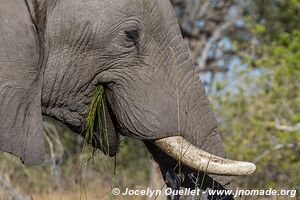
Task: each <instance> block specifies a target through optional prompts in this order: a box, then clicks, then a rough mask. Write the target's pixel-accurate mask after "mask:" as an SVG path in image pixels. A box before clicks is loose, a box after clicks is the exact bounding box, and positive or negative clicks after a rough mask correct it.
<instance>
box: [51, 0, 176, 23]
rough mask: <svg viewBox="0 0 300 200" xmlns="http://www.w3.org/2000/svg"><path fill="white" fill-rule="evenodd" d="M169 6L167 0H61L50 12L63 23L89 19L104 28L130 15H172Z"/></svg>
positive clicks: (144, 17) (146, 17) (147, 17)
mask: <svg viewBox="0 0 300 200" xmlns="http://www.w3.org/2000/svg"><path fill="white" fill-rule="evenodd" d="M170 8H172V6H171V4H170V2H169V1H168V0H72V1H66V0H64V1H63V0H61V1H59V3H57V4H56V5H55V6H54V8H52V9H51V11H50V14H51V17H52V18H56V19H58V18H59V21H60V22H61V23H63V24H66V23H68V22H69V23H71V24H74V23H76V22H79V23H81V22H83V21H89V22H90V23H92V24H101V27H102V28H104V27H103V26H111V24H112V23H114V21H116V20H117V21H118V20H120V19H126V17H130V16H136V17H138V18H140V19H142V20H144V21H151V20H150V19H149V16H150V15H152V16H153V15H155V16H156V18H158V17H157V15H156V14H157V13H161V14H162V15H161V17H164V16H172V17H173V13H172V9H170ZM154 13H156V14H154ZM161 20H162V19H161ZM105 22H108V23H105Z"/></svg>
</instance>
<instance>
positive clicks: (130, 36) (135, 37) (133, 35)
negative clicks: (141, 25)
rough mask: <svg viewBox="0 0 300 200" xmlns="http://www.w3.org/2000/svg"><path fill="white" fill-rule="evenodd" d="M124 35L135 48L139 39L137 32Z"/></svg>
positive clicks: (127, 32) (131, 31)
mask: <svg viewBox="0 0 300 200" xmlns="http://www.w3.org/2000/svg"><path fill="white" fill-rule="evenodd" d="M125 34H126V39H127V41H129V42H133V44H134V45H135V46H138V44H139V38H140V34H139V31H138V30H130V31H125Z"/></svg>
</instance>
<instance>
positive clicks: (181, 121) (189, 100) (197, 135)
mask: <svg viewBox="0 0 300 200" xmlns="http://www.w3.org/2000/svg"><path fill="white" fill-rule="evenodd" d="M175 54H176V53H175ZM181 55H182V54H181ZM175 57H177V59H176V63H175V68H176V67H177V69H178V70H177V71H176V70H175V71H176V74H175V76H177V77H178V78H177V79H175V80H177V81H175V83H176V86H177V90H176V91H177V92H178V93H177V96H178V98H177V105H176V107H177V109H176V110H177V114H178V117H177V118H178V119H177V124H178V125H177V126H178V133H177V135H178V136H172V137H166V138H162V139H158V140H155V144H156V146H158V147H160V148H161V149H162V150H164V151H165V152H166V153H167V154H169V155H170V156H171V157H173V158H175V159H176V160H178V161H181V162H182V163H183V164H185V165H187V166H189V167H190V168H192V169H194V170H197V171H198V170H201V171H204V172H208V173H211V174H218V175H248V174H252V173H253V172H254V171H255V169H256V167H255V165H254V164H252V163H249V162H240V161H233V160H229V159H226V158H225V152H224V150H223V145H222V140H221V137H220V135H219V134H218V132H217V131H216V128H217V125H218V124H217V121H216V118H215V116H214V113H213V111H212V109H211V105H210V103H209V100H208V98H207V95H206V92H205V88H204V85H203V83H202V82H201V80H200V77H199V76H196V75H195V73H194V67H193V64H192V62H191V59H190V57H189V56H188V55H187V53H185V56H181V57H180V53H179V56H177V55H175ZM177 63H178V64H177ZM187 66H189V67H187ZM174 107H175V106H174Z"/></svg>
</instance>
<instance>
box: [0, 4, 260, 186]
mask: <svg viewBox="0 0 300 200" xmlns="http://www.w3.org/2000/svg"><path fill="white" fill-rule="evenodd" d="M0 5H1V6H0V27H1V29H0V149H1V150H2V151H5V152H8V153H11V154H13V155H15V156H18V157H20V159H21V160H22V162H23V163H24V164H26V165H35V164H41V163H42V162H43V161H44V159H45V150H44V139H43V128H42V116H43V115H44V116H49V117H51V118H54V119H56V120H58V121H60V122H62V123H64V124H65V125H67V126H68V127H69V128H70V129H71V130H73V131H74V132H76V133H78V134H82V135H84V130H85V129H86V123H85V118H86V114H87V113H86V108H87V106H88V105H89V103H90V102H91V98H92V96H93V91H94V90H95V89H96V88H97V87H98V86H100V85H101V86H103V87H104V88H105V110H106V111H107V115H106V118H107V119H106V121H107V123H108V125H107V126H108V145H107V146H106V147H101V145H99V144H98V143H97V142H94V144H93V145H94V146H96V147H98V148H100V149H102V150H104V152H106V153H107V154H108V155H109V156H114V155H115V154H116V153H117V150H118V143H119V136H120V135H122V136H127V137H131V138H134V139H138V140H142V141H143V142H144V143H145V145H146V147H147V149H148V150H149V152H150V153H151V154H152V156H153V158H154V160H155V161H156V162H157V163H158V164H159V166H160V169H161V172H162V175H163V177H164V179H165V180H166V181H168V177H173V176H168V174H173V175H174V174H175V176H176V174H177V173H179V171H181V173H182V174H183V176H184V179H183V178H182V179H181V180H180V181H181V182H180V184H179V185H181V186H182V187H189V188H193V187H195V184H194V183H193V182H192V181H191V180H190V178H189V174H192V173H195V174H200V175H201V177H205V178H204V185H201V186H202V188H203V189H205V188H212V187H213V186H215V187H217V185H219V186H218V188H223V187H224V185H226V184H228V183H229V182H230V181H229V180H230V179H231V178H230V177H231V176H232V175H234V176H236V175H248V174H251V173H253V172H254V171H255V165H254V164H252V163H249V162H242V161H233V160H229V159H227V158H225V152H224V149H223V145H222V140H221V137H220V135H219V133H218V131H217V126H218V123H217V120H216V117H215V115H214V113H213V110H212V108H211V105H210V102H209V100H208V98H207V95H206V93H205V88H204V85H203V83H202V82H201V80H200V78H199V75H198V74H195V71H194V65H193V63H192V61H191V58H190V55H189V51H188V48H187V46H186V45H185V43H184V40H183V38H182V35H181V31H180V28H179V26H178V23H177V21H176V15H175V12H174V9H173V8H172V5H171V3H170V2H169V0H101V1H100V0H72V1H67V0H23V1H20V0H9V1H7V0H1V1H0ZM95 134H96V135H97V133H96V131H95ZM94 140H95V141H97V140H103V138H102V136H101V135H100V136H98V137H95V139H94ZM105 149H106V150H105ZM108 152H109V153H108ZM178 163H179V165H180V167H178ZM180 163H182V164H180ZM174 169H175V170H174ZM172 170H173V171H172ZM176 180H177V179H176ZM177 182H178V181H177ZM175 185H178V184H175ZM170 187H172V186H170ZM177 187H178V186H177Z"/></svg>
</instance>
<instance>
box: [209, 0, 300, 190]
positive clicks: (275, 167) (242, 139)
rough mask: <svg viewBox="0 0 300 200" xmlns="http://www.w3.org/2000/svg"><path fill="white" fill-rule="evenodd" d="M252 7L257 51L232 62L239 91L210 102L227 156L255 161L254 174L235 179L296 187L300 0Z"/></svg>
mask: <svg viewBox="0 0 300 200" xmlns="http://www.w3.org/2000/svg"><path fill="white" fill-rule="evenodd" d="M266 2H268V4H267V3H266ZM255 11H257V13H255V14H254V15H253V13H252V16H250V18H249V16H246V17H247V19H248V20H249V19H252V20H253V23H250V25H249V27H250V28H251V29H252V32H253V34H254V35H255V37H256V38H257V39H258V40H259V45H258V46H257V47H256V49H255V56H254V57H250V56H248V55H245V56H244V60H243V62H244V63H246V64H247V67H246V68H235V70H236V72H235V73H236V75H237V76H239V82H238V85H235V87H236V88H237V89H238V91H237V92H236V91H235V92H227V93H225V94H223V95H219V96H218V95H215V98H214V100H215V101H213V103H214V104H215V108H216V111H217V114H218V116H219V117H220V121H221V123H220V126H221V133H222V134H223V138H224V144H225V148H226V150H227V152H228V153H229V155H230V157H233V158H237V159H240V160H252V161H254V162H256V164H257V172H256V173H255V174H254V175H253V176H248V177H246V178H239V179H237V180H236V181H237V182H238V183H239V184H240V185H244V186H247V187H249V186H250V187H251V188H253V187H255V188H268V187H273V188H274V187H277V188H296V189H297V190H298V191H299V189H300V188H299V187H300V171H299V169H300V26H299V20H300V15H299V12H300V1H296V0H290V1H255V10H254V12H255ZM258 19H259V21H260V22H263V23H259V24H257V20H258ZM220 84H222V82H221V83H220Z"/></svg>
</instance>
